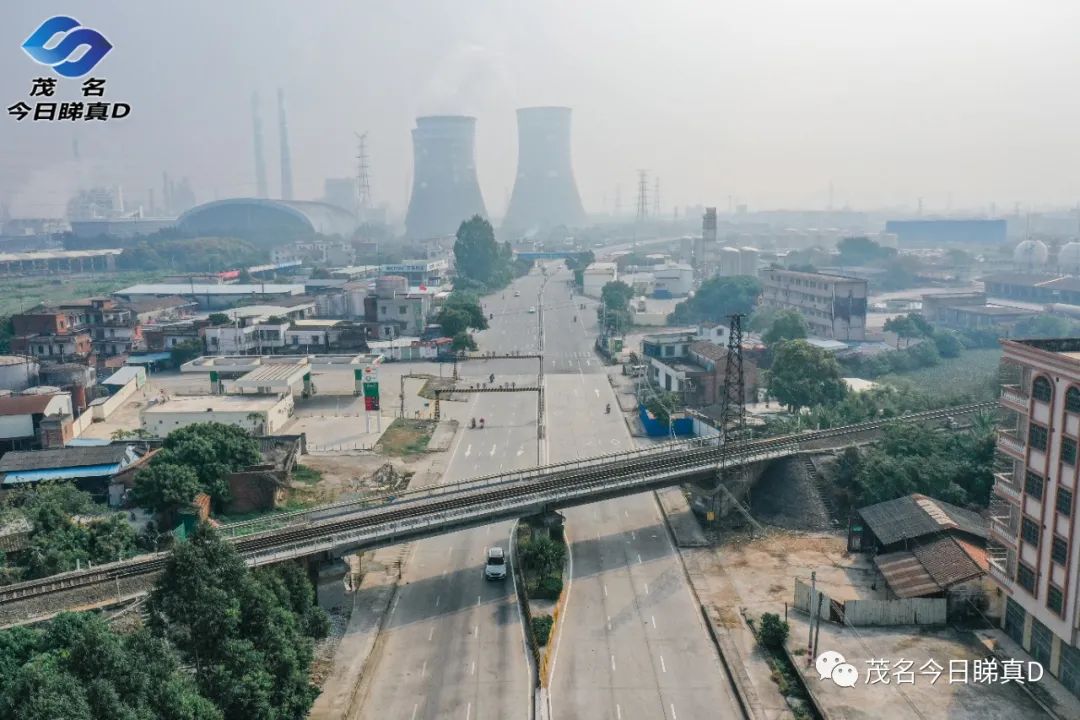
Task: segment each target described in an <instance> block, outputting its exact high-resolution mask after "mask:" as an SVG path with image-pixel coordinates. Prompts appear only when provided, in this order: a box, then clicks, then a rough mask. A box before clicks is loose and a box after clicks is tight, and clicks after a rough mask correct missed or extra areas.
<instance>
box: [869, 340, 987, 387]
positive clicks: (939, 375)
mask: <svg viewBox="0 0 1080 720" xmlns="http://www.w3.org/2000/svg"><path fill="white" fill-rule="evenodd" d="M1000 361H1001V350H1000V349H998V348H981V349H975V350H964V351H963V352H962V353H960V356H959V357H955V358H947V359H942V361H941V362H940V363H939V364H937V365H934V366H933V367H925V368H919V369H918V370H912V371H911V372H906V373H890V374H889V375H882V376H881V377H880V378H878V379H877V380H876V382H880V383H885V384H888V385H892V386H894V387H898V388H903V387H909V388H911V389H912V390H916V391H918V392H922V393H925V394H927V395H930V396H932V397H952V396H956V395H964V396H970V397H972V398H973V399H975V400H993V399H994V398H995V397H996V384H995V383H996V380H997V372H998V364H999V362H1000Z"/></svg>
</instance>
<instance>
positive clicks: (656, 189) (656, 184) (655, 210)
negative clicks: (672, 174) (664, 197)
mask: <svg viewBox="0 0 1080 720" xmlns="http://www.w3.org/2000/svg"><path fill="white" fill-rule="evenodd" d="M652 214H653V217H655V218H658V217H660V178H654V179H653V191H652Z"/></svg>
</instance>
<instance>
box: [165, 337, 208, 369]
mask: <svg viewBox="0 0 1080 720" xmlns="http://www.w3.org/2000/svg"><path fill="white" fill-rule="evenodd" d="M202 354H203V344H202V341H201V340H185V341H184V342H182V343H177V344H176V345H173V346H172V348H170V349H169V355H170V356H171V358H172V363H173V365H175V366H176V367H180V366H181V365H183V364H184V363H186V362H188V361H190V360H194V359H195V358H197V357H199V356H200V355H202Z"/></svg>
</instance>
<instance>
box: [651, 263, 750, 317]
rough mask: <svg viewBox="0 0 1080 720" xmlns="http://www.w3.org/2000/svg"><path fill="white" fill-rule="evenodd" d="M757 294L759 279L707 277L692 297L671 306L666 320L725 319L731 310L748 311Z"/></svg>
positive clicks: (734, 311)
mask: <svg viewBox="0 0 1080 720" xmlns="http://www.w3.org/2000/svg"><path fill="white" fill-rule="evenodd" d="M760 294H761V283H760V282H759V281H758V279H757V278H755V277H751V276H749V275H734V276H730V277H714V278H710V279H709V280H706V281H705V282H703V283H702V284H701V287H700V288H698V291H697V293H696V294H695V295H694V297H692V298H690V299H688V300H684V301H682V302H680V303H679V304H678V305H676V306H675V312H673V313H671V315H669V316H668V323H669V324H672V325H690V324H693V323H698V322H703V321H704V322H726V321H727V319H728V316H730V315H732V314H734V313H741V314H744V315H745V314H747V313H749V312H750V310H751V309H753V307H754V303H755V302H757V298H758V296H759V295H760Z"/></svg>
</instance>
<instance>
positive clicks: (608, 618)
mask: <svg viewBox="0 0 1080 720" xmlns="http://www.w3.org/2000/svg"><path fill="white" fill-rule="evenodd" d="M607 629H608V630H609V631H610V630H611V616H610V615H608V616H607Z"/></svg>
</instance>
